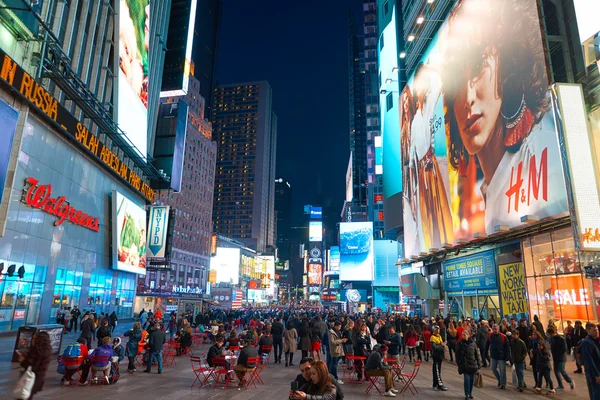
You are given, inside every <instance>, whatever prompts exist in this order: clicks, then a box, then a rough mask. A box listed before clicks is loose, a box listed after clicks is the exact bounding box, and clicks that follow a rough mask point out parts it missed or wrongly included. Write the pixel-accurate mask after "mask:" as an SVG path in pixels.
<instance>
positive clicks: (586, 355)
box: [581, 322, 600, 400]
mask: <svg viewBox="0 0 600 400" xmlns="http://www.w3.org/2000/svg"><path fill="white" fill-rule="evenodd" d="M585 329H586V331H587V334H588V336H587V337H586V338H585V339H584V340H583V341H582V342H581V358H582V359H583V365H585V375H586V378H587V382H588V391H589V395H590V399H591V400H599V399H600V342H599V341H598V326H596V325H595V324H593V323H591V322H588V323H587V324H585Z"/></svg>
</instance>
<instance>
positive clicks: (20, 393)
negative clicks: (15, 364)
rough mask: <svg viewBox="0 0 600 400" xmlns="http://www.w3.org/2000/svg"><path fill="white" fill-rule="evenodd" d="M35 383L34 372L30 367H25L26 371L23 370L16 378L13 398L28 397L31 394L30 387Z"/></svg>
mask: <svg viewBox="0 0 600 400" xmlns="http://www.w3.org/2000/svg"><path fill="white" fill-rule="evenodd" d="M34 383H35V373H34V372H33V371H32V370H31V367H27V371H25V372H23V374H22V375H21V377H20V378H19V379H18V380H17V384H16V385H15V388H14V390H13V398H14V399H17V400H21V399H24V400H25V399H28V398H29V397H30V396H31V389H32V388H33V384H34Z"/></svg>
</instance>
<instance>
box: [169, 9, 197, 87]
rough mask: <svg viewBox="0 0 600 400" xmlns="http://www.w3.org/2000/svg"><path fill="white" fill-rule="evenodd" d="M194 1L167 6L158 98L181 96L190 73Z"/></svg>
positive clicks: (187, 83) (194, 15) (194, 18)
mask: <svg viewBox="0 0 600 400" xmlns="http://www.w3.org/2000/svg"><path fill="white" fill-rule="evenodd" d="M197 3H198V1H197V0H175V1H173V2H172V3H171V15H170V16H169V34H168V35H167V51H166V52H165V66H164V68H163V75H162V86H161V92H160V97H171V96H185V95H186V94H187V92H188V86H189V81H190V75H191V74H193V70H192V45H193V42H194V27H195V24H196V7H197Z"/></svg>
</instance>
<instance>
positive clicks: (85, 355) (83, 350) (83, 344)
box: [63, 337, 90, 386]
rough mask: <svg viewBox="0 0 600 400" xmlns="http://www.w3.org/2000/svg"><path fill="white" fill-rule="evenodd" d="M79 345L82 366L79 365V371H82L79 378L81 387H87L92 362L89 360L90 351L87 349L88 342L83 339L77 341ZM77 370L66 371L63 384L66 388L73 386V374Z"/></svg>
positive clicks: (67, 369)
mask: <svg viewBox="0 0 600 400" xmlns="http://www.w3.org/2000/svg"><path fill="white" fill-rule="evenodd" d="M77 343H79V357H81V364H79V367H78V368H77V369H79V370H80V371H81V377H80V378H79V384H80V385H87V377H88V374H89V373H90V360H89V349H88V347H87V340H86V339H85V338H83V337H80V338H79V339H77ZM77 369H70V368H66V369H65V376H64V379H65V380H64V382H63V384H64V385H65V386H69V385H70V384H71V377H72V376H73V373H74V372H75V371H77Z"/></svg>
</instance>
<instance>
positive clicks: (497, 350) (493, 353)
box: [485, 324, 510, 389]
mask: <svg viewBox="0 0 600 400" xmlns="http://www.w3.org/2000/svg"><path fill="white" fill-rule="evenodd" d="M488 349H489V352H490V359H491V361H490V367H491V368H492V372H493V373H494V376H495V377H496V380H497V381H498V387H499V388H500V389H506V361H507V360H510V347H509V343H508V340H507V339H506V336H504V334H503V333H500V327H499V326H498V325H496V324H494V325H493V326H492V332H490V335H489V336H488V341H487V345H486V349H485V352H486V354H487V352H488Z"/></svg>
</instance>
